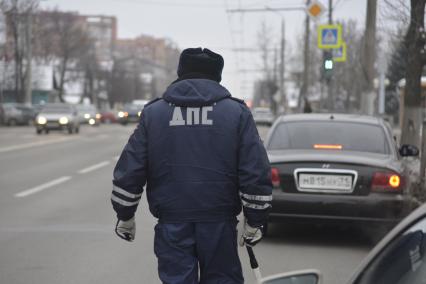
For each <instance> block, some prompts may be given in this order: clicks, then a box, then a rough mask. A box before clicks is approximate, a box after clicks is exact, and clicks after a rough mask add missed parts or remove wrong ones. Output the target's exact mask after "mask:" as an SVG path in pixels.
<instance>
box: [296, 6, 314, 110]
mask: <svg viewBox="0 0 426 284" xmlns="http://www.w3.org/2000/svg"><path fill="white" fill-rule="evenodd" d="M310 3H311V0H306V6H308V5H309V4H310ZM310 24H311V21H310V18H309V15H308V14H306V18H305V43H304V50H303V83H302V87H301V88H300V93H299V99H298V101H297V107H298V108H299V109H300V108H301V106H302V102H303V101H305V98H306V95H307V93H308V86H309V64H310V62H309V39H310V37H311V29H310Z"/></svg>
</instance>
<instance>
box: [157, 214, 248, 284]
mask: <svg viewBox="0 0 426 284" xmlns="http://www.w3.org/2000/svg"><path fill="white" fill-rule="evenodd" d="M236 226H237V221H236V220H235V221H227V222H206V223H173V224H165V223H158V224H157V225H156V226H155V240H154V251H155V254H156V256H157V258H158V273H159V276H160V279H161V281H162V282H163V283H164V284H198V283H201V284H219V283H220V284H242V283H244V278H243V274H242V269H241V263H240V259H239V257H238V249H237V228H236Z"/></svg>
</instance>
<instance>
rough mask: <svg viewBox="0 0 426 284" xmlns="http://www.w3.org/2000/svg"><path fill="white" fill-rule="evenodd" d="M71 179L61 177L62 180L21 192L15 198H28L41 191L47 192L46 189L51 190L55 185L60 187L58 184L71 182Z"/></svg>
mask: <svg viewBox="0 0 426 284" xmlns="http://www.w3.org/2000/svg"><path fill="white" fill-rule="evenodd" d="M70 179H71V177H70V176H64V177H60V178H58V179H55V180H52V181H49V182H47V183H44V184H42V185H39V186H36V187H33V188H30V189H28V190H24V191H21V192H19V193H17V194H15V197H27V196H29V195H31V194H34V193H37V192H40V191H42V190H45V189H47V188H49V187H52V186H55V185H58V184H61V183H64V182H66V181H69V180H70Z"/></svg>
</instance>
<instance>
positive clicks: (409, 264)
mask: <svg viewBox="0 0 426 284" xmlns="http://www.w3.org/2000/svg"><path fill="white" fill-rule="evenodd" d="M425 282H426V204H424V205H422V206H421V207H419V208H417V210H415V211H414V212H413V213H411V214H410V215H409V216H408V217H406V218H405V219H404V220H403V221H401V222H400V223H399V224H398V226H396V227H395V228H394V229H393V230H392V231H390V232H389V233H388V234H387V235H386V236H385V237H384V238H383V239H382V240H381V241H380V242H379V243H378V244H377V245H376V246H375V247H374V249H373V250H372V251H371V252H370V253H369V254H368V255H367V257H366V258H365V259H364V260H363V261H362V262H361V263H360V265H359V266H358V268H357V269H356V270H355V272H354V273H353V274H352V276H351V277H350V279H349V280H348V281H345V282H341V283H347V284H423V283H425ZM260 283H261V284H323V283H324V284H325V282H323V277H322V274H321V272H320V271H319V270H316V269H307V270H301V271H292V272H285V273H281V274H277V275H273V276H269V277H266V278H264V279H262V281H261V282H260Z"/></svg>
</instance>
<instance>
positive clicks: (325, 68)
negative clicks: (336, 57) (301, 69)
mask: <svg viewBox="0 0 426 284" xmlns="http://www.w3.org/2000/svg"><path fill="white" fill-rule="evenodd" d="M333 68H334V61H333V53H332V52H331V51H324V53H323V62H322V75H323V79H325V80H327V81H329V80H330V79H331V76H333Z"/></svg>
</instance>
